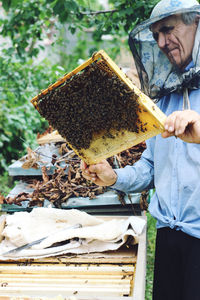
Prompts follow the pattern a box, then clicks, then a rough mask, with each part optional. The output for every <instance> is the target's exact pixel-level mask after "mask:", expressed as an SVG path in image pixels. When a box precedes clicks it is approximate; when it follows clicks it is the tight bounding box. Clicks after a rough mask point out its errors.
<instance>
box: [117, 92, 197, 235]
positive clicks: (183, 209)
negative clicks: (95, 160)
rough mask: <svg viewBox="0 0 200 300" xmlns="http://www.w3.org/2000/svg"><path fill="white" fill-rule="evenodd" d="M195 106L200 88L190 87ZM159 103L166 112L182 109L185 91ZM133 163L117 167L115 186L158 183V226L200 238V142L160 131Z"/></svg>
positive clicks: (154, 210) (129, 188) (153, 207)
mask: <svg viewBox="0 0 200 300" xmlns="http://www.w3.org/2000/svg"><path fill="white" fill-rule="evenodd" d="M189 100H190V106H191V109H192V110H195V111H196V112H198V113H200V90H191V91H189ZM158 106H159V107H160V109H161V110H162V111H163V112H164V113H165V114H166V115H170V114H171V113H172V112H174V111H177V110H182V106H183V97H182V94H177V93H172V94H170V95H168V96H165V97H163V98H162V99H161V100H160V101H159V103H158ZM146 143H147V149H146V150H145V151H144V152H143V155H142V157H141V159H140V160H139V161H138V162H137V163H135V164H134V165H133V166H127V167H125V168H123V169H117V170H115V171H116V173H117V174H118V179H117V182H116V183H115V185H113V188H115V189H118V190H122V191H124V192H127V193H130V192H141V191H143V190H144V189H151V188H154V187H155V193H154V195H153V197H152V199H151V202H150V205H149V211H150V213H151V214H152V216H153V217H155V218H156V219H157V228H161V227H166V226H168V227H170V228H176V229H177V230H182V231H183V232H185V233H187V234H189V235H192V236H194V237H197V238H200V144H193V143H185V142H183V141H182V140H180V139H179V138H175V137H170V138H167V139H164V138H162V136H161V135H157V136H156V137H153V138H151V139H149V140H147V141H146Z"/></svg>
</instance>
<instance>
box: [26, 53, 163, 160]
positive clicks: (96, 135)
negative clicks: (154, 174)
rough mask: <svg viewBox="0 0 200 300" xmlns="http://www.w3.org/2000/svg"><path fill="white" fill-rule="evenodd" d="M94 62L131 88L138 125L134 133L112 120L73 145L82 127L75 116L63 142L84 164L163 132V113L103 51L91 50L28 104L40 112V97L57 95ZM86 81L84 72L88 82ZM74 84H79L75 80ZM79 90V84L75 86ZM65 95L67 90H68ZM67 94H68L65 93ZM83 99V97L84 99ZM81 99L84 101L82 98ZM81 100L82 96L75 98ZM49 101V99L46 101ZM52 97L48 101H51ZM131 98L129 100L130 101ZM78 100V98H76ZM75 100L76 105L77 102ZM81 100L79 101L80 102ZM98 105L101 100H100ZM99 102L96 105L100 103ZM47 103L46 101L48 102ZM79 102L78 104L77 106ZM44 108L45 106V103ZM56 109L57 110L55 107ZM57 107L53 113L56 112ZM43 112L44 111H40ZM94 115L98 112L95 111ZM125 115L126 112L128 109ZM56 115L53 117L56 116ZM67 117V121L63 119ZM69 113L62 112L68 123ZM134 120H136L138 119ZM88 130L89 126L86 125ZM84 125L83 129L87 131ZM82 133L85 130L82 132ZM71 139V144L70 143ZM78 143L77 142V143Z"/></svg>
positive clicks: (70, 117) (81, 123) (56, 106)
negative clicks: (69, 134)
mask: <svg viewBox="0 0 200 300" xmlns="http://www.w3.org/2000/svg"><path fill="white" fill-rule="evenodd" d="M94 63H96V64H97V67H99V68H101V70H103V71H104V72H107V73H108V74H109V76H108V80H109V79H110V78H111V80H112V78H113V77H112V76H117V78H118V79H119V80H120V82H121V83H123V84H124V85H125V87H126V88H127V90H128V91H129V90H130V91H133V92H134V94H135V95H136V98H137V100H136V101H137V103H138V104H139V109H138V110H137V115H138V120H139V123H138V124H139V125H138V130H137V131H138V132H134V131H132V130H129V129H125V128H117V127H116V126H115V124H114V123H116V120H113V126H111V128H110V129H109V130H107V129H102V130H101V131H99V132H93V134H92V139H91V141H90V143H89V146H88V147H83V146H80V147H79V144H77V136H78V128H81V127H83V125H84V124H83V122H84V120H83V118H82V117H81V114H80V117H78V119H77V120H78V121H76V124H75V125H76V126H75V127H74V131H75V132H74V137H73V140H70V141H69V139H68V138H67V137H66V136H64V137H65V139H66V141H67V142H68V144H69V145H70V147H71V148H72V149H73V150H74V151H75V152H76V153H77V155H78V156H79V157H80V158H81V159H83V160H84V161H85V162H86V163H87V164H94V163H98V162H100V161H101V160H102V159H105V158H108V157H111V156H113V155H115V154H117V153H119V152H122V151H124V150H126V149H128V148H130V147H132V146H134V145H136V144H139V143H140V142H142V141H144V140H146V139H149V138H150V137H153V136H155V135H157V134H159V133H161V132H162V131H164V121H165V119H166V116H165V114H164V113H163V112H162V111H161V110H160V109H159V108H158V107H157V106H156V104H155V103H154V102H153V101H152V100H151V99H150V98H149V97H148V96H146V95H145V94H144V93H142V92H141V91H140V90H139V89H138V88H137V87H136V86H135V85H134V84H133V83H132V82H131V80H130V79H129V78H128V77H127V76H126V75H125V74H124V73H123V72H122V70H121V69H120V68H119V67H118V66H117V65H116V64H115V63H114V62H113V61H112V60H111V58H110V57H109V56H108V55H107V54H106V53H105V52H104V51H103V50H101V51H99V52H97V53H95V54H94V55H93V56H92V57H91V58H90V59H88V60H87V61H85V62H84V63H83V64H81V65H80V66H78V67H77V68H76V69H74V70H73V71H72V72H70V73H68V74H67V75H65V76H63V77H62V78H61V79H59V80H58V81H57V82H56V83H54V84H52V85H50V86H49V87H48V88H47V89H45V90H43V91H42V92H41V93H40V94H39V95H37V96H36V97H34V98H33V99H32V100H31V103H32V104H33V105H34V106H35V108H36V109H37V110H38V111H39V112H40V113H41V109H40V105H41V103H42V101H44V99H47V97H48V99H51V95H52V93H53V92H56V93H57V94H58V95H59V90H61V89H62V87H63V84H65V86H67V85H69V84H70V80H73V78H74V76H76V75H78V74H82V73H83V72H84V71H85V70H87V68H88V67H90V66H92V64H94ZM89 80H90V78H89V75H88V81H89ZM96 82H98V78H96ZM76 84H79V81H76ZM79 88H80V89H81V86H80V87H79ZM92 92H93V93H96V95H98V89H95V87H94V88H93V90H92ZM68 94H69V93H68ZM67 96H69V95H67ZM86 98H87V99H88V103H86V104H85V102H84V105H86V106H89V105H91V103H90V95H89V96H88V97H86ZM86 98H85V99H86ZM85 99H84V101H85ZM79 100H82V99H79ZM50 101H51V100H50ZM53 101H54V100H52V102H53ZM73 101H77V100H75V99H73V98H72V99H71V102H73ZM130 101H132V100H130ZM80 103H81V101H80ZM80 103H79V104H80ZM82 103H83V102H82ZM53 104H54V105H55V112H54V111H53V112H52V113H53V119H56V118H57V121H56V122H57V123H58V122H59V117H58V115H59V114H60V115H61V114H62V106H61V107H60V108H59V107H58V104H57V103H53ZM100 104H101V103H100ZM100 104H99V105H100ZM47 105H49V102H48V104H47ZM81 106H82V105H80V107H81ZM47 108H48V106H47ZM126 108H127V107H126V104H124V107H123V108H122V110H123V109H124V111H126ZM59 109H60V110H59ZM56 110H57V115H56ZM108 110H109V103H108ZM44 111H45V110H44ZM77 114H78V115H79V112H77V111H76V112H75V116H77ZM97 114H98V111H97ZM128 114H129V112H128ZM56 116H57V117H56ZM45 118H46V119H47V120H48V121H49V122H50V125H52V126H53V128H54V129H57V130H58V132H59V133H60V134H61V135H62V136H63V132H60V130H59V128H58V127H57V128H56V126H55V125H56V124H57V123H56V122H54V121H55V120H53V122H54V123H53V124H52V123H51V122H52V116H51V117H48V116H47V115H46V116H45ZM67 119H68V120H67ZM72 119H73V117H72V115H70V114H68V112H66V114H65V120H66V122H67V121H68V124H70V122H72ZM138 120H137V122H138ZM106 121H107V120H105V119H104V120H103V122H104V123H105V128H106ZM87 128H88V130H89V126H88V127H87ZM87 128H86V129H85V131H87ZM84 134H85V132H84ZM74 142H75V144H74ZM80 145H81V144H80Z"/></svg>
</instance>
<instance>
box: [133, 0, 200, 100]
mask: <svg viewBox="0 0 200 300" xmlns="http://www.w3.org/2000/svg"><path fill="white" fill-rule="evenodd" d="M192 12H193V13H197V14H199V15H200V5H199V3H198V2H197V1H196V0H161V1H160V2H158V4H157V5H156V6H155V7H154V9H153V10H152V13H151V15H150V18H149V19H148V20H146V21H144V22H142V23H141V24H139V25H138V26H136V27H135V28H134V29H133V30H132V32H131V33H130V35H129V45H130V49H131V51H132V54H133V58H134V60H135V64H136V67H137V71H138V75H139V78H140V82H141V88H142V90H143V91H144V92H145V93H146V94H148V95H149V96H150V97H151V98H153V99H158V98H160V97H162V96H164V95H167V94H169V93H171V92H173V91H176V90H177V91H179V90H181V89H182V88H183V87H184V86H186V87H189V88H194V89H196V88H200V49H199V43H200V25H199V26H198V29H197V33H196V38H195V43H194V47H193V53H192V58H193V64H192V65H190V67H189V68H188V69H187V68H186V70H185V71H184V72H182V73H179V72H177V70H175V69H174V67H173V66H172V65H171V63H170V62H169V60H168V58H167V57H166V56H165V55H164V53H163V52H162V51H161V50H160V49H159V47H158V45H157V43H156V41H155V40H154V38H153V36H152V32H151V30H150V26H151V25H152V24H153V23H155V22H158V21H160V20H161V19H164V18H166V17H169V16H171V15H174V14H183V13H192Z"/></svg>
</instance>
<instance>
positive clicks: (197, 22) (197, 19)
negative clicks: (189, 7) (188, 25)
mask: <svg viewBox="0 0 200 300" xmlns="http://www.w3.org/2000/svg"><path fill="white" fill-rule="evenodd" d="M199 20H200V15H197V16H196V18H195V24H196V25H197V26H198V24H199Z"/></svg>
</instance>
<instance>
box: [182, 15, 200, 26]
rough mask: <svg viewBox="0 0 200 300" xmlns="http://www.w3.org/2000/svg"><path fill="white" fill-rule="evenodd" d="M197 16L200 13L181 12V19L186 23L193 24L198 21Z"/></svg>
mask: <svg viewBox="0 0 200 300" xmlns="http://www.w3.org/2000/svg"><path fill="white" fill-rule="evenodd" d="M197 16H199V14H198V13H196V12H189V13H184V14H181V19H182V21H183V23H184V24H185V25H191V24H193V23H194V22H195V21H196V19H197Z"/></svg>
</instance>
